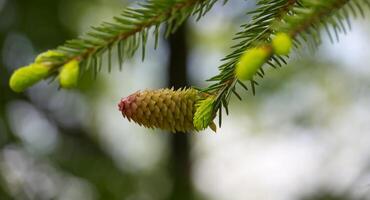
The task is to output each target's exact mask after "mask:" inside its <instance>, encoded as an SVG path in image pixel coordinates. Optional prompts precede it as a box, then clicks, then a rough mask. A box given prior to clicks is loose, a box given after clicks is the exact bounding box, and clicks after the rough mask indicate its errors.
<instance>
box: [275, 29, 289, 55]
mask: <svg viewBox="0 0 370 200" xmlns="http://www.w3.org/2000/svg"><path fill="white" fill-rule="evenodd" d="M292 45H293V42H292V38H291V37H290V36H289V35H288V34H286V33H278V34H276V36H275V38H274V39H273V40H272V48H273V49H274V52H275V54H277V55H288V54H289V53H290V50H291V49H292Z"/></svg>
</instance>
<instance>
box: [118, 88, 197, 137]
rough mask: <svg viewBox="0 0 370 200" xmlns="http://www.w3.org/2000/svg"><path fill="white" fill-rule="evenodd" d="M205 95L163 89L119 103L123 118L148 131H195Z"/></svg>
mask: <svg viewBox="0 0 370 200" xmlns="http://www.w3.org/2000/svg"><path fill="white" fill-rule="evenodd" d="M201 98H202V94H201V93H200V92H199V91H197V90H195V89H179V90H176V91H175V90H172V89H160V90H146V91H142V92H136V93H134V94H132V95H130V96H128V97H126V98H123V99H122V100H121V102H120V103H119V105H118V107H119V110H120V111H121V112H122V115H123V117H127V119H128V120H129V121H131V120H133V121H134V122H136V123H138V124H139V125H143V126H145V127H148V128H160V129H164V130H168V131H172V132H187V131H193V130H196V129H195V128H194V125H193V117H194V113H195V111H196V107H195V104H196V103H197V101H198V100H200V99H201Z"/></svg>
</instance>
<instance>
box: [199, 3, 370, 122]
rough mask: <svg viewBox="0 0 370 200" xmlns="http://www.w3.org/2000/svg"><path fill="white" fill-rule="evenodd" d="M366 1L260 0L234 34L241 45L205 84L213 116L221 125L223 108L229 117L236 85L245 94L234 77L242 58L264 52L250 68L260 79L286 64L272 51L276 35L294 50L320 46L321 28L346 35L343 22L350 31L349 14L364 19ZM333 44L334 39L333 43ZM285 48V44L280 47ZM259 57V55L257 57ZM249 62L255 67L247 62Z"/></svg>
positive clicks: (283, 58) (226, 58) (253, 81)
mask: <svg viewBox="0 0 370 200" xmlns="http://www.w3.org/2000/svg"><path fill="white" fill-rule="evenodd" d="M369 2H370V1H369V0H351V1H350V0H327V1H321V0H276V1H274V0H260V1H258V8H257V9H256V10H254V11H252V12H250V13H249V14H251V15H253V16H252V21H251V22H249V23H247V24H245V25H243V26H242V28H243V30H242V31H241V32H239V33H237V35H236V37H235V38H234V39H235V40H240V42H239V43H238V44H237V45H235V46H233V47H232V48H233V49H234V50H233V52H232V53H231V54H229V55H228V56H226V57H225V58H224V59H223V61H224V62H225V63H224V64H222V65H221V66H220V67H219V69H220V73H219V75H217V76H215V77H212V78H211V79H209V80H208V81H211V82H215V83H214V84H212V85H210V86H209V87H207V88H205V89H203V90H202V91H204V92H207V93H211V94H214V95H216V97H217V98H216V100H215V103H214V107H213V111H212V113H210V115H213V114H214V113H216V112H217V111H218V112H219V115H220V117H219V118H220V121H219V123H220V125H221V119H222V116H221V114H222V108H225V110H226V113H227V114H228V104H229V100H230V98H231V94H234V95H235V96H236V97H237V98H239V99H241V98H240V95H239V94H238V93H237V91H236V85H237V84H239V85H241V86H242V87H243V88H244V89H246V90H248V87H247V85H245V84H244V83H243V82H242V81H241V80H240V79H238V77H237V76H236V70H235V69H236V66H237V65H238V63H240V62H245V61H242V60H241V59H242V57H243V56H249V55H251V53H250V51H252V52H254V51H256V50H253V49H255V48H258V49H261V48H262V49H264V51H265V53H266V55H263V57H260V58H255V59H260V61H262V62H261V63H260V64H258V65H259V66H256V65H255V64H254V66H253V65H252V67H253V68H256V72H255V75H256V76H260V77H263V76H264V74H265V72H264V69H263V66H262V65H263V64H267V65H268V66H271V67H273V68H278V67H282V66H283V65H284V64H287V58H288V56H287V55H282V54H277V53H276V49H275V50H274V47H273V44H272V42H273V39H274V38H275V37H276V34H278V33H285V35H288V36H289V37H291V39H292V40H293V46H294V47H296V48H299V47H300V46H302V44H304V43H311V42H313V43H314V44H315V45H318V44H320V42H321V34H320V30H321V28H324V29H325V30H326V32H327V34H328V35H329V37H330V38H331V39H332V38H333V37H332V32H334V33H335V35H336V37H337V38H338V35H339V33H340V32H343V33H346V30H347V28H346V26H345V25H344V22H343V21H345V20H346V21H347V23H348V26H349V27H350V23H349V18H350V14H349V13H351V14H352V15H353V17H356V16H357V13H361V15H362V16H363V15H364V11H363V8H362V6H361V5H362V3H363V4H365V5H367V6H368V7H369V8H370V6H369V5H370V3H369ZM332 40H333V39H332ZM282 45H284V44H282ZM256 55H259V54H256ZM250 62H254V63H256V61H255V60H253V59H250ZM248 80H249V82H250V88H251V89H252V92H253V94H255V86H256V85H258V83H257V82H256V80H255V78H253V76H252V77H251V78H250V79H248Z"/></svg>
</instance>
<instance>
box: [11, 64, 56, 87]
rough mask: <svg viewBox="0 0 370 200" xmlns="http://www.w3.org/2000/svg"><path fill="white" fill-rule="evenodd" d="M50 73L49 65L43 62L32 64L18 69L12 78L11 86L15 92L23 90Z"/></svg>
mask: <svg viewBox="0 0 370 200" xmlns="http://www.w3.org/2000/svg"><path fill="white" fill-rule="evenodd" d="M48 75H49V68H48V67H46V66H44V65H42V64H31V65H29V66H26V67H22V68H20V69H18V70H16V71H15V72H14V73H13V75H12V76H11V78H10V81H9V86H10V88H11V89H12V90H13V91H15V92H23V91H24V90H25V89H27V88H28V87H31V86H32V85H34V84H35V83H37V82H39V81H40V80H42V79H44V78H46V77H47V76H48Z"/></svg>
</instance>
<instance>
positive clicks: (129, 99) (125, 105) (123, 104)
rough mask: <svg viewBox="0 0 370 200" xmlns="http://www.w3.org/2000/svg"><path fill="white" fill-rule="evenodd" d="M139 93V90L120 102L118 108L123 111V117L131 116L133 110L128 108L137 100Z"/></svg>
mask: <svg viewBox="0 0 370 200" xmlns="http://www.w3.org/2000/svg"><path fill="white" fill-rule="evenodd" d="M137 94H138V92H135V93H134V94H132V95H130V96H128V97H126V98H122V99H121V101H120V102H119V103H118V110H119V111H121V112H122V115H123V117H126V116H129V117H130V115H131V112H130V111H129V110H127V109H129V107H130V105H131V104H132V103H133V102H134V101H135V98H136V96H137Z"/></svg>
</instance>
